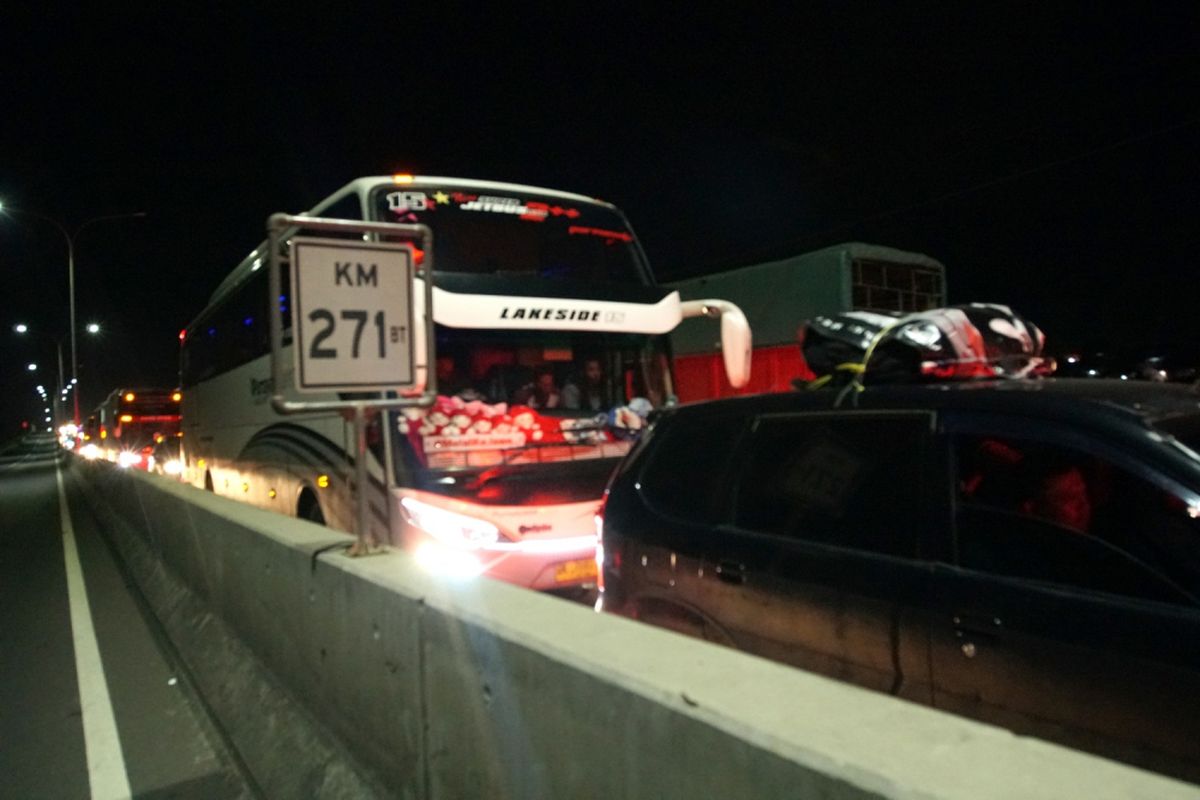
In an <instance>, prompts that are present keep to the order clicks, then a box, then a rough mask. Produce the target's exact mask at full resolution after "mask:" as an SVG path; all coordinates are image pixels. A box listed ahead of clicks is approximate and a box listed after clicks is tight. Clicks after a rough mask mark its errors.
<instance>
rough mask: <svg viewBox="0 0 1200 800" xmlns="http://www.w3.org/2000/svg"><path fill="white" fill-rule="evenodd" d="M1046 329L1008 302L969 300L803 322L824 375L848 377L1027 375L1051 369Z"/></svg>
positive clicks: (807, 351)
mask: <svg viewBox="0 0 1200 800" xmlns="http://www.w3.org/2000/svg"><path fill="white" fill-rule="evenodd" d="M1045 338H1046V337H1045V335H1044V334H1043V333H1042V331H1041V329H1039V328H1038V327H1037V325H1035V324H1033V323H1032V322H1030V321H1029V320H1028V319H1025V318H1024V317H1022V316H1021V315H1019V314H1017V313H1016V312H1014V311H1013V310H1012V309H1010V308H1009V307H1008V306H1003V305H998V304H994V303H968V304H965V305H957V306H949V307H947V308H935V309H930V310H928V311H920V312H916V313H912V314H899V313H880V312H871V311H847V312H843V313H839V314H830V315H828V316H819V317H815V318H813V319H812V320H810V321H808V322H807V323H806V324H805V325H804V326H803V327H802V328H801V343H800V346H801V349H802V350H803V353H804V358H805V361H807V362H808V366H809V368H810V369H811V370H812V371H813V372H814V373H816V374H817V375H818V376H829V378H828V379H826V380H825V381H823V382H827V381H828V380H832V381H833V382H836V383H846V382H849V381H850V380H852V379H853V377H854V376H855V375H857V374H860V373H861V374H863V375H864V380H865V382H868V383H916V382H924V381H930V380H947V379H962V378H984V377H986V378H996V377H1024V376H1027V375H1030V374H1036V373H1039V372H1042V371H1045V367H1046V364H1047V361H1046V359H1045V358H1043V356H1042V351H1043V348H1044V346H1045Z"/></svg>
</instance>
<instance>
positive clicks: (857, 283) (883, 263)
mask: <svg viewBox="0 0 1200 800" xmlns="http://www.w3.org/2000/svg"><path fill="white" fill-rule="evenodd" d="M668 285H669V286H671V287H672V288H674V289H677V290H679V295H680V297H681V298H682V299H683V300H703V299H705V298H708V297H720V298H724V299H726V300H729V301H731V302H733V303H736V304H737V305H738V306H739V307H740V308H741V309H742V311H743V312H745V314H746V319H747V320H748V321H749V323H750V329H751V330H752V331H753V332H754V352H753V360H752V366H751V372H750V383H749V384H748V385H747V386H746V387H744V388H742V389H734V388H733V387H731V386H730V385H729V382H728V381H727V380H726V379H725V375H724V368H723V367H722V364H721V351H720V342H718V341H716V340H715V339H714V337H713V334H712V326H711V325H709V326H706V325H703V324H699V323H691V322H685V323H684V324H682V325H680V326H679V327H678V328H676V329H675V332H674V333H672V334H671V341H672V346H673V349H674V354H675V382H676V386H675V390H676V394H677V395H678V396H679V399H680V400H681V401H683V402H689V401H692V400H705V399H711V398H716V397H727V396H729V395H734V394H752V393H756V392H771V391H786V390H788V389H790V388H791V385H792V380H794V379H796V378H805V379H807V378H811V377H812V373H811V372H810V371H809V369H808V367H807V366H806V365H805V363H804V359H803V358H802V356H801V354H800V348H799V347H798V346H797V338H796V334H797V331H798V329H799V328H800V326H801V325H802V324H803V323H804V321H805V320H807V319H811V318H812V317H815V316H817V315H819V314H832V313H837V312H841V311H850V310H858V311H904V312H907V311H924V310H926V309H929V308H938V307H940V306H944V305H946V268H945V267H944V266H943V265H942V263H941V262H939V261H937V260H936V259H933V258H930V257H929V256H926V255H922V254H921V253H911V252H906V251H904V250H896V249H894V248H891V247H882V246H880V245H873V244H862V243H860V242H849V243H846V244H839V245H834V246H832V247H826V248H825V249H823V250H817V251H815V252H812V253H804V254H802V255H797V256H792V257H790V258H784V259H780V260H778V261H768V262H765V263H761V264H752V265H750V266H745V267H739V268H737V269H731V270H728V271H725V272H718V273H715V274H711V275H702V276H699V277H695V278H689V279H687V280H683V281H678V282H674V283H670V284H668Z"/></svg>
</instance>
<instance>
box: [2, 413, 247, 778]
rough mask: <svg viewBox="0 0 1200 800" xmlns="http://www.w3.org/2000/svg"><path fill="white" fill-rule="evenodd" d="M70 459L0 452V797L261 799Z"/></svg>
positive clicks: (40, 447)
mask: <svg viewBox="0 0 1200 800" xmlns="http://www.w3.org/2000/svg"><path fill="white" fill-rule="evenodd" d="M68 466H69V465H68V464H67V463H66V462H64V461H61V459H60V458H59V457H58V454H57V446H56V445H55V443H54V441H53V439H51V438H49V437H40V436H32V437H26V438H25V439H23V440H22V441H21V442H20V443H19V444H18V445H17V446H15V447H12V448H9V449H6V450H4V451H2V452H0V776H3V777H2V778H0V798H8V797H12V798H22V799H27V798H28V799H33V798H77V797H78V798H86V797H93V798H101V797H103V798H120V797H137V798H166V797H172V798H215V797H221V798H226V797H231V798H239V797H244V798H251V797H254V796H256V795H257V792H256V791H255V790H254V787H253V786H252V785H251V784H249V783H248V782H247V781H246V780H244V779H243V778H242V777H241V775H240V772H239V770H238V769H237V768H236V766H237V762H236V758H235V757H233V756H231V755H230V754H229V751H228V750H227V749H226V748H225V747H224V745H223V742H222V739H221V737H220V735H219V731H218V729H217V728H216V727H215V726H213V725H212V723H211V722H210V721H209V720H208V718H207V717H206V715H205V714H204V713H203V709H202V705H201V704H200V703H199V702H198V701H197V700H196V698H195V697H194V696H193V695H192V693H191V691H190V688H189V685H188V682H187V680H186V675H184V674H183V673H182V672H181V671H180V670H179V669H178V667H177V665H176V662H175V659H174V658H173V657H172V654H171V652H170V647H169V645H168V644H166V640H165V637H163V636H162V635H161V634H160V633H159V631H158V629H157V625H156V623H155V622H154V620H153V619H152V617H150V615H148V614H147V613H145V612H144V610H143V607H142V605H141V602H140V598H139V596H138V595H137V592H136V590H135V589H133V588H132V586H131V584H130V583H129V582H128V581H127V578H126V576H125V575H124V574H123V572H122V570H121V566H120V564H119V562H118V561H117V560H116V559H115V558H114V557H113V553H112V551H111V549H110V548H109V547H108V545H107V542H106V540H105V539H104V537H103V535H102V534H101V531H100V530H99V529H98V528H97V526H96V523H95V520H94V519H93V517H92V515H91V513H90V511H89V510H88V508H87V506H86V504H85V503H84V502H83V499H82V497H81V496H80V495H79V494H78V493H77V492H72V491H71V486H72V484H73V480H74V479H73V476H72V475H71V473H70V472H69V469H68ZM64 509H67V513H66V514H64V513H63V510H64Z"/></svg>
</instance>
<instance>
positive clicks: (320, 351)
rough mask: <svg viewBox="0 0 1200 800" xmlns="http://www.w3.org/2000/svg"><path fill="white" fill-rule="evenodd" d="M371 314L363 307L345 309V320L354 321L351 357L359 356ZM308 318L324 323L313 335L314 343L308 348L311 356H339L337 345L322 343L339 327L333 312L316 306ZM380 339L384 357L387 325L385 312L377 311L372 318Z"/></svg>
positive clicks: (343, 315) (380, 354)
mask: <svg viewBox="0 0 1200 800" xmlns="http://www.w3.org/2000/svg"><path fill="white" fill-rule="evenodd" d="M369 316H370V314H369V313H368V312H367V311H363V310H361V309H349V308H347V309H343V310H342V313H341V318H342V319H343V320H345V321H349V322H353V323H355V325H354V339H353V341H352V342H351V344H350V357H351V358H358V354H359V349H360V346H361V345H362V337H363V330H364V329H365V328H366V327H367V319H368V317H369ZM308 319H309V321H310V322H313V323H324V325H323V326H322V327H321V329H320V330H318V331H317V333H316V335H315V336H313V339H312V344H311V345H310V346H309V348H308V356H309V358H337V357H338V351H337V348H336V347H322V346H321V345H322V344H323V343H324V342H325V340H326V339H328V338H329V337H330V336H332V335H333V331H334V329H335V328H336V327H337V321H336V320H335V318H334V316H333V312H332V311H330V310H329V309H327V308H316V309H313V310H312V311H311V312H309V314H308ZM372 323H373V324H374V326H375V330H376V333H377V334H378V340H379V357H380V358H384V357H385V355H386V345H387V337H386V335H385V334H386V330H387V328H386V326H385V325H384V321H383V312H382V311H376V312H375V316H374V318H373V319H372Z"/></svg>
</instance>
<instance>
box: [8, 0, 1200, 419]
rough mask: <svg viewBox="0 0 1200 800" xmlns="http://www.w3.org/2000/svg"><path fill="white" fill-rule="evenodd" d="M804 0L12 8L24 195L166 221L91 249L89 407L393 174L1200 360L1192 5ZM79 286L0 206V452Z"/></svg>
mask: <svg viewBox="0 0 1200 800" xmlns="http://www.w3.org/2000/svg"><path fill="white" fill-rule="evenodd" d="M801 5H804V6H806V7H807V9H808V10H806V11H803V12H788V13H781V12H779V11H777V10H767V8H768V7H766V6H741V5H736V6H735V5H729V6H727V8H728V10H727V11H724V12H721V13H713V12H709V11H704V12H701V11H698V10H697V9H698V8H700V6H684V5H680V6H675V7H674V9H675V11H674V13H672V12H671V11H668V10H666V8H665V7H660V5H659V4H639V5H632V4H629V5H626V4H600V3H592V4H588V5H575V4H570V3H559V4H534V5H526V6H522V8H523V9H524V10H523V11H522V12H520V13H519V14H516V13H513V12H506V11H502V10H500V9H501V6H499V5H497V6H489V5H487V4H482V3H476V4H470V5H467V4H452V3H446V2H438V3H436V4H434V3H430V4H426V5H420V4H409V3H401V4H391V5H390V6H388V8H390V9H392V10H389V11H386V12H385V11H382V10H381V8H382V7H380V8H374V9H373V10H368V7H366V6H352V5H349V4H344V3H338V4H333V3H329V4H304V5H303V6H302V7H301V6H292V7H287V10H286V11H284V10H279V11H276V12H273V13H267V12H265V11H246V10H243V9H237V8H234V7H233V6H230V8H229V9H227V10H221V11H219V12H211V11H209V12H205V13H204V14H200V13H196V14H195V15H193V16H186V15H180V14H161V13H160V14H155V15H152V16H146V15H144V14H143V15H116V14H114V13H112V12H111V10H109V9H107V8H105V9H102V10H98V11H94V12H86V13H85V12H80V11H71V12H61V13H56V12H53V11H52V10H50V8H49V7H48V6H47V7H39V8H38V11H37V13H36V14H34V13H33V12H22V11H15V12H14V11H13V9H6V12H5V19H4V21H3V26H4V27H3V30H2V31H0V44H2V45H3V53H2V59H0V63H2V64H3V73H2V74H0V131H2V136H0V147H2V150H0V201H2V202H4V203H5V204H6V205H9V206H16V207H18V208H23V209H27V210H28V211H32V212H37V213H39V214H43V215H46V216H49V217H52V218H54V219H56V220H58V221H59V222H60V223H61V224H62V225H63V226H64V227H66V228H67V229H68V231H74V230H75V229H76V228H78V226H79V225H80V224H81V223H83V222H85V221H87V220H89V219H92V218H94V217H98V216H102V215H107V214H122V213H126V212H140V211H144V212H146V214H147V217H146V218H145V219H133V220H120V221H106V222H99V223H96V224H94V225H89V226H87V228H86V229H85V230H83V232H82V233H81V234H80V235H79V236H78V238H77V239H76V280H77V303H78V306H77V308H78V312H77V317H78V323H79V325H80V326H82V325H83V324H84V323H86V322H88V321H91V320H95V321H98V322H100V323H101V324H102V325H103V326H104V329H105V333H104V335H103V337H102V338H101V339H99V340H91V339H85V338H82V337H81V338H80V340H79V362H80V370H79V374H80V380H81V381H82V382H83V386H84V393H83V405H84V408H85V409H87V408H90V407H91V406H94V405H95V404H96V403H97V402H99V400H100V399H101V397H102V396H103V394H105V393H106V392H107V391H108V390H109V389H111V388H112V387H115V386H117V385H173V384H175V382H176V374H177V368H176V356H177V344H178V342H177V339H176V335H177V333H178V331H179V329H180V328H182V327H184V326H185V325H186V324H187V322H188V321H189V320H190V319H191V318H192V317H193V316H194V315H195V314H196V313H197V312H199V311H200V309H201V308H203V306H204V304H205V301H206V300H207V297H208V296H209V294H210V293H211V292H212V290H213V289H214V288H215V287H216V285H217V283H218V282H219V281H220V280H221V278H222V277H223V276H224V275H225V274H226V273H227V272H228V271H229V270H230V269H232V268H233V266H234V265H235V264H236V263H237V262H238V261H239V260H240V259H241V258H242V257H244V256H245V254H246V253H247V252H249V251H250V250H251V249H252V248H253V247H254V246H255V245H256V244H257V243H258V242H259V241H261V239H262V238H263V237H264V225H265V220H266V217H267V216H268V215H269V214H270V213H272V212H275V211H289V212H295V211H300V210H303V209H306V208H308V207H310V206H311V205H312V204H314V203H315V202H316V201H318V200H319V199H321V198H322V197H324V196H326V195H328V194H329V193H331V192H333V191H334V190H336V189H337V188H338V187H340V186H341V185H342V184H344V183H346V182H347V181H349V180H351V179H352V178H355V177H358V176H362V175H375V174H388V173H391V172H396V171H410V172H417V173H421V174H431V175H452V176H459V177H475V178H484V179H492V180H505V181H515V182H522V183H531V184H536V185H543V186H550V187H555V188H560V189H565V190H569V191H577V192H580V193H583V194H588V195H593V196H599V197H602V198H604V199H607V200H610V201H612V202H614V203H616V204H617V205H619V206H620V207H622V208H623V209H624V210H625V212H626V213H627V215H628V216H629V218H630V220H631V222H632V224H633V226H634V228H635V230H637V232H638V234H639V235H640V236H641V238H642V240H643V244H644V245H645V248H646V250H647V252H648V254H649V256H650V259H651V262H652V265H653V267H654V269H655V271H656V272H657V274H658V276H659V277H660V279H664V280H670V279H673V278H679V277H684V276H688V275H695V274H702V273H705V272H711V271H715V270H718V269H723V268H730V267H734V266H740V265H745V264H750V263H756V262H758V261H762V260H766V259H769V258H779V257H784V256H787V255H793V254H797V253H801V252H807V251H810V250H815V249H819V248H821V247H824V246H827V245H831V244H836V243H839V242H845V241H865V242H870V243H874V244H882V245H889V246H893V247H898V248H902V249H908V250H916V251H919V252H923V253H926V254H928V255H930V256H933V257H934V258H937V259H939V260H940V261H942V262H943V263H945V264H946V267H947V273H948V282H949V288H950V300H951V301H952V302H967V301H973V300H979V301H992V302H1006V303H1009V304H1011V305H1012V306H1013V307H1014V308H1016V309H1018V310H1019V311H1021V312H1023V313H1024V314H1025V315H1027V316H1028V317H1030V318H1031V319H1033V320H1035V321H1036V322H1038V323H1039V324H1040V325H1041V326H1042V327H1043V328H1044V329H1045V331H1046V332H1047V334H1048V336H1049V340H1050V344H1051V345H1052V347H1058V348H1065V347H1085V346H1086V347H1097V346H1105V347H1111V346H1114V345H1120V344H1127V345H1129V346H1146V347H1151V346H1155V347H1161V346H1172V347H1182V348H1185V349H1188V350H1191V349H1193V346H1194V345H1197V347H1195V349H1196V350H1200V314H1198V313H1197V312H1196V309H1195V305H1196V298H1197V295H1198V292H1197V290H1196V288H1195V285H1194V282H1195V278H1196V273H1197V271H1196V268H1195V261H1196V259H1195V254H1196V253H1197V251H1200V234H1198V230H1200V226H1198V225H1197V211H1198V210H1200V146H1198V145H1200V105H1198V103H1197V101H1198V100H1200V57H1198V55H1197V54H1198V53H1200V49H1198V48H1200V11H1198V9H1200V6H1198V5H1197V4H1195V3H1188V4H1183V3H1180V4H1178V5H1176V4H1171V3H1157V4H1142V5H1139V6H1137V7H1134V6H1132V5H1130V6H1128V7H1127V8H1126V10H1124V11H1119V10H1118V11H1114V10H1109V9H1107V7H1104V8H1105V10H1104V11H1098V10H1097V9H1099V8H1101V7H1100V6H1096V5H1095V4H1088V5H1082V4H1081V5H1079V6H1075V7H1071V8H1066V7H1063V6H1059V5H1057V4H1054V5H1055V7H1054V8H1046V7H1045V6H1047V5H1051V4H1044V3H1036V4H1018V3H995V4H990V5H987V6H982V5H981V4H950V3H943V4H939V5H930V6H925V7H924V11H913V10H912V9H914V8H917V7H916V6H913V5H912V4H905V7H906V8H905V11H904V13H901V12H900V11H893V10H891V9H890V6H888V5H886V4H867V5H862V4H854V3H836V4H830V5H827V6H819V5H815V4H801ZM969 6H971V7H969ZM782 7H783V6H779V8H782ZM281 8H283V7H281ZM24 15H28V16H24ZM66 273H67V270H66V244H65V241H64V237H63V235H62V234H61V233H60V232H59V231H58V230H57V229H56V228H55V226H54V225H52V224H50V223H48V222H45V221H42V220H39V219H37V218H36V217H33V216H30V215H28V214H25V215H22V214H19V213H17V214H11V215H9V214H5V215H3V216H0V277H2V278H3V281H4V286H5V291H4V301H3V304H2V306H0V307H2V309H3V313H2V314H0V324H2V326H3V327H2V328H0V382H2V385H3V387H4V392H3V401H2V402H0V438H6V437H7V435H9V434H10V433H11V432H13V431H15V430H16V426H17V424H18V421H19V419H20V418H21V417H22V416H30V415H32V413H33V410H34V409H35V407H36V405H37V404H36V398H35V395H34V394H33V389H32V387H33V385H34V384H35V383H37V382H39V380H40V381H41V382H44V383H45V384H46V385H47V387H48V388H49V387H50V386H51V385H52V384H53V383H54V380H55V378H54V374H53V369H52V366H53V353H54V346H53V339H54V338H56V337H61V338H62V339H63V341H64V342H66V341H67V335H68V323H67V305H68V302H67V274H66ZM18 321H24V322H26V323H27V324H29V325H30V326H31V327H34V328H36V329H37V330H40V331H43V332H44V333H45V338H43V339H41V340H40V342H41V344H38V341H29V342H25V341H19V340H17V339H16V338H15V336H14V335H13V334H12V333H11V332H10V331H11V326H12V324H14V323H15V322H18ZM797 322H799V320H797ZM64 355H65V356H66V357H67V358H68V360H69V350H68V349H67V347H66V346H64ZM30 360H37V361H38V362H40V363H42V364H43V369H42V371H41V372H39V373H38V376H39V377H38V379H37V380H35V379H33V378H32V376H31V375H30V374H29V373H28V372H26V371H25V366H24V365H25V364H26V363H28V362H29V361H30ZM68 371H69V363H68Z"/></svg>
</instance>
